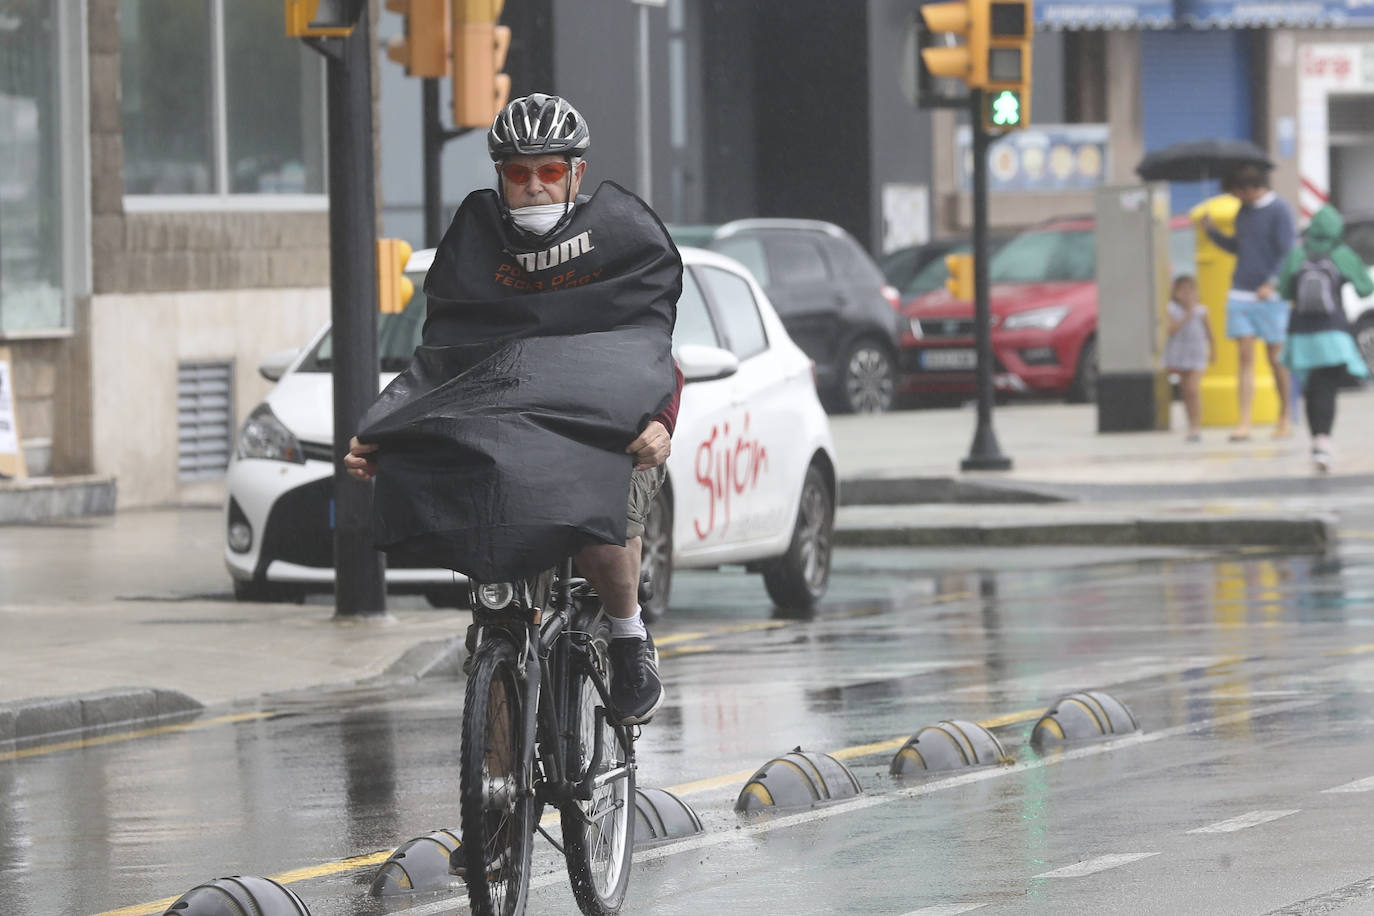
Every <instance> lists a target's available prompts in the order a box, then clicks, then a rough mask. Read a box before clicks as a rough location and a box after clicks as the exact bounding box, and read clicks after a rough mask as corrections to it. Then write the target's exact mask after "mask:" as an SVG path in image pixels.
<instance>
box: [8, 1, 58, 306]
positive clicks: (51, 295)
mask: <svg viewBox="0 0 1374 916" xmlns="http://www.w3.org/2000/svg"><path fill="white" fill-rule="evenodd" d="M60 18H61V17H60V15H59V12H58V10H57V5H56V4H54V3H52V2H51V0H16V2H13V3H7V4H3V5H0V21H2V22H0V333H11V332H15V331H19V332H23V331H35V330H51V329H53V328H58V327H62V326H63V325H64V324H65V320H66V318H65V314H64V304H63V291H62V242H63V236H62V226H63V222H62V214H63V200H62V174H61V168H62V166H61V163H62V159H63V148H62V143H61V124H60V117H61V111H60V105H59V99H58V85H57V74H58V72H59V62H58V57H59V45H58V22H59V20H60Z"/></svg>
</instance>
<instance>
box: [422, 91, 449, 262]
mask: <svg viewBox="0 0 1374 916" xmlns="http://www.w3.org/2000/svg"><path fill="white" fill-rule="evenodd" d="M420 118H421V120H423V121H424V127H423V130H422V135H423V144H424V148H425V151H424V157H425V164H424V171H425V174H424V195H425V247H426V248H435V247H437V246H438V244H439V239H441V238H443V235H444V177H443V174H442V172H441V171H440V168H439V162H440V159H439V157H440V154H441V153H443V151H444V129H443V125H441V124H440V123H439V81H438V80H437V79H422V80H420Z"/></svg>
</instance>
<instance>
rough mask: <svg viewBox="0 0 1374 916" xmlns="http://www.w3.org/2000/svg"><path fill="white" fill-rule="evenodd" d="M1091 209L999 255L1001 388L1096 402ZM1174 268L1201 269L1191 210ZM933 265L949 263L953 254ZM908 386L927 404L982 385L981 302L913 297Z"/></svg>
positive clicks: (1175, 241)
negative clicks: (978, 377) (976, 338)
mask: <svg viewBox="0 0 1374 916" xmlns="http://www.w3.org/2000/svg"><path fill="white" fill-rule="evenodd" d="M1095 235H1096V232H1095V227H1094V221H1093V219H1092V218H1091V217H1082V218H1073V219H1056V220H1051V221H1049V222H1046V223H1043V224H1041V225H1039V226H1036V227H1034V228H1032V229H1027V230H1026V231H1025V232H1022V233H1020V234H1019V235H1017V236H1016V237H1015V238H1013V239H1012V240H1011V241H1009V242H1008V243H1007V244H1006V245H1005V246H1004V247H1002V248H1001V249H1000V250H998V251H997V253H996V254H994V255H993V256H992V259H991V261H990V262H989V265H988V269H989V277H990V280H991V282H992V290H991V294H990V299H989V305H990V306H991V310H992V350H993V356H994V358H995V363H994V366H993V380H994V383H995V385H996V387H997V389H998V390H999V391H1003V392H1009V393H1026V394H1043V395H1057V396H1063V397H1067V398H1068V399H1069V400H1072V401H1091V400H1093V399H1094V398H1095V397H1096V394H1097V342H1096V337H1097V250H1096V239H1095ZM1169 235H1170V244H1169V249H1170V252H1169V254H1170V260H1171V263H1172V264H1173V265H1174V269H1175V270H1176V271H1178V270H1184V271H1187V272H1189V273H1191V272H1192V270H1193V255H1194V246H1195V243H1196V236H1195V234H1194V229H1193V227H1192V226H1191V225H1190V224H1189V222H1188V218H1187V217H1186V216H1177V217H1175V218H1174V219H1173V222H1172V223H1171V224H1170V233H1169ZM927 269H929V270H935V271H937V272H939V271H943V270H944V262H943V260H940V261H937V262H935V263H934V264H932V265H929V266H928V268H927ZM902 308H903V313H904V314H905V316H906V318H907V327H906V328H905V329H903V333H902V344H901V345H902V360H901V367H902V383H901V390H902V392H904V393H906V394H909V395H915V396H916V397H915V400H916V401H917V402H918V403H919V402H922V401H924V402H935V401H950V400H961V399H963V398H965V397H971V396H973V395H974V394H975V393H976V391H977V385H976V382H975V378H974V368H975V366H976V356H975V352H974V348H973V303H972V302H961V301H959V300H958V299H955V298H954V296H953V295H952V294H950V292H949V291H948V290H946V289H945V288H944V286H943V285H941V286H939V288H937V289H934V290H933V291H932V292H929V293H925V294H924V295H921V296H917V297H916V298H915V299H912V300H910V301H909V302H907V303H905V304H904V305H903V307H902Z"/></svg>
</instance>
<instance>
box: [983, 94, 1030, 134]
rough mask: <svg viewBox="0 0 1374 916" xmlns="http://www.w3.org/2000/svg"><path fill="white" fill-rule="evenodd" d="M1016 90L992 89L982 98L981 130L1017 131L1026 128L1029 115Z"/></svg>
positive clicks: (1023, 97)
mask: <svg viewBox="0 0 1374 916" xmlns="http://www.w3.org/2000/svg"><path fill="white" fill-rule="evenodd" d="M1027 107H1028V106H1027V105H1026V99H1025V96H1023V95H1022V94H1021V92H1020V90H1018V89H993V90H991V91H989V92H988V93H986V94H985V95H984V96H983V129H984V130H986V131H990V132H992V131H1005V130H1017V129H1018V128H1022V127H1025V126H1026V123H1027V122H1028V121H1029V120H1030V113H1029V112H1028V111H1027V110H1026V109H1027Z"/></svg>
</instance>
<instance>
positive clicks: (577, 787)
mask: <svg viewBox="0 0 1374 916" xmlns="http://www.w3.org/2000/svg"><path fill="white" fill-rule="evenodd" d="M572 573H573V568H572V559H571V558H569V559H566V560H564V561H563V563H562V565H561V566H560V568H559V570H558V573H557V575H556V577H555V579H554V588H553V590H552V593H551V595H550V600H549V601H548V607H547V608H520V610H522V611H524V612H525V614H524V617H523V619H515V618H514V616H513V615H510V614H509V613H506V612H502V613H501V617H500V618H494V619H492V621H491V622H490V623H486V624H482V627H481V631H480V633H481V635H480V638H479V640H478V646H477V650H478V651H480V647H481V644H482V642H484V641H485V640H486V639H487V638H488V637H489V635H490V636H495V637H496V638H501V639H509V640H511V641H512V643H514V645H515V648H516V650H517V651H518V652H519V654H520V659H521V665H522V667H523V672H522V675H523V683H522V693H523V695H524V702H523V703H522V705H521V736H522V741H521V745H520V747H521V761H520V764H521V765H520V777H519V778H520V779H521V780H526V779H528V780H530V781H531V784H530V785H519V786H518V787H517V791H519V792H521V793H522V794H529V793H532V794H534V796H535V798H536V800H537V801H538V802H539V803H540V804H541V805H544V804H550V805H553V806H555V807H556V808H558V809H559V810H560V811H561V812H562V813H563V814H564V816H567V815H568V814H569V813H570V812H571V813H573V814H574V816H577V817H580V818H582V819H583V821H584V822H588V823H589V822H590V821H589V819H588V818H587V817H586V815H585V814H583V812H582V809H581V808H580V807H579V806H578V805H576V804H573V802H575V801H589V800H590V799H591V798H592V795H593V792H594V790H595V789H596V788H598V787H599V786H601V785H604V784H605V783H607V782H610V781H611V780H613V779H617V778H620V777H621V776H622V775H623V774H624V773H625V771H626V770H633V769H634V768H635V757H634V741H633V739H632V738H631V737H630V733H629V730H628V729H624V728H618V729H616V732H615V734H616V736H617V740H619V741H620V742H621V745H622V748H623V749H624V751H625V760H626V764H625V766H624V767H621V768H617V769H616V770H612V771H611V772H609V773H602V774H599V775H598V774H597V771H598V770H599V769H600V767H601V763H602V761H603V759H604V754H605V751H606V749H605V747H604V746H603V740H604V739H603V733H604V727H603V726H604V725H605V716H606V710H607V709H609V708H610V693H609V689H608V688H607V686H606V681H605V678H604V677H603V676H602V674H601V672H599V671H597V670H596V666H595V665H593V664H592V662H591V660H590V658H589V657H588V654H587V652H586V649H585V648H584V646H583V645H582V644H579V642H578V639H577V636H578V635H579V634H576V633H572V632H570V631H569V629H568V628H569V626H570V625H571V623H572V621H573V618H574V614H575V612H576V611H577V610H579V609H580V603H579V596H578V595H577V593H576V592H577V589H579V588H581V587H582V581H581V580H575V579H574V578H573V574H572ZM530 592H531V590H530V589H529V588H528V587H527V588H526V590H525V594H526V595H529V594H530ZM488 631H491V632H490V634H489V632H488ZM587 637H588V638H589V634H587ZM581 674H585V675H587V676H588V680H589V681H590V683H591V684H592V685H594V686H595V688H596V692H597V695H598V697H599V698H600V701H601V707H600V708H599V709H598V710H597V722H596V729H595V743H594V745H593V748H592V760H591V764H590V765H589V766H588V767H587V772H586V773H584V774H581V776H580V778H578V779H577V781H576V782H573V781H572V779H573V778H574V775H573V774H569V773H568V764H569V761H570V759H571V756H572V755H571V754H570V753H569V747H570V745H569V743H568V742H569V741H570V740H571V736H572V734H573V733H572V731H571V730H570V725H571V723H572V721H573V717H574V716H576V715H578V713H579V710H577V709H573V708H572V704H573V697H572V696H571V695H570V694H571V691H569V690H568V689H567V686H568V685H569V684H570V683H571V682H572V678H573V677H575V676H577V675H581ZM545 685H547V687H546V686H545ZM537 751H538V761H539V765H540V771H541V774H542V778H540V777H538V776H536V775H535V769H534V762H535V759H536V752H537Z"/></svg>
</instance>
